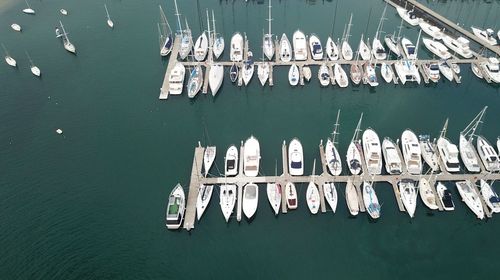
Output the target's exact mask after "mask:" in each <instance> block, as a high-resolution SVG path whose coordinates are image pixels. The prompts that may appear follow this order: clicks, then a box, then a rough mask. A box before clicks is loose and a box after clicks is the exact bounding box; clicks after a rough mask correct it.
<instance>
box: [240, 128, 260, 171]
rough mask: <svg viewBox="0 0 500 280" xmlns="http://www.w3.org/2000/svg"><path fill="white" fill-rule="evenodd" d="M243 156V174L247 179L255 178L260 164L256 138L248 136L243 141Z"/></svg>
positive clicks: (258, 146)
mask: <svg viewBox="0 0 500 280" xmlns="http://www.w3.org/2000/svg"><path fill="white" fill-rule="evenodd" d="M243 155H244V157H243V173H245V176H248V177H256V176H257V175H258V174H259V163H260V145H259V141H258V140H257V138H255V137H253V136H250V138H248V139H247V140H246V141H245V144H244V153H243Z"/></svg>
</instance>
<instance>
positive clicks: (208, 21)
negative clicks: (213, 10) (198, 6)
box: [206, 9, 212, 48]
mask: <svg viewBox="0 0 500 280" xmlns="http://www.w3.org/2000/svg"><path fill="white" fill-rule="evenodd" d="M206 11H207V29H208V48H210V47H211V46H212V40H211V37H210V16H209V15H208V9H207V10H206Z"/></svg>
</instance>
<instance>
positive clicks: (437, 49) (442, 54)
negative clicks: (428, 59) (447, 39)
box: [422, 38, 451, 59]
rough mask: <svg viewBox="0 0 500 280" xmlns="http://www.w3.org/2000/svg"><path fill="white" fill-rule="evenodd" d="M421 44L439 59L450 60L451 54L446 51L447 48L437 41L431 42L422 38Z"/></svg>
mask: <svg viewBox="0 0 500 280" xmlns="http://www.w3.org/2000/svg"><path fill="white" fill-rule="evenodd" d="M422 42H423V43H424V46H425V47H426V48H427V49H428V50H429V51H431V52H432V53H433V54H435V55H437V56H438V57H439V58H441V59H449V58H451V53H450V52H449V51H448V48H447V47H446V46H445V45H443V44H442V43H440V42H438V41H433V40H432V39H429V38H423V39H422Z"/></svg>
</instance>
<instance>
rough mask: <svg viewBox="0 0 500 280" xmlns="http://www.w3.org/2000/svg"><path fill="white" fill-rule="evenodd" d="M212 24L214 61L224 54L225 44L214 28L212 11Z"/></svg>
mask: <svg viewBox="0 0 500 280" xmlns="http://www.w3.org/2000/svg"><path fill="white" fill-rule="evenodd" d="M212 22H213V27H214V30H213V34H214V42H213V46H212V49H213V54H214V56H215V59H217V58H219V57H220V56H221V54H222V53H223V52H224V48H225V46H226V43H225V41H224V37H222V35H221V34H219V33H217V31H216V28H215V17H214V11H213V10H212Z"/></svg>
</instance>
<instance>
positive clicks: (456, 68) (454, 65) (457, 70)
mask: <svg viewBox="0 0 500 280" xmlns="http://www.w3.org/2000/svg"><path fill="white" fill-rule="evenodd" d="M450 66H451V70H453V72H455V74H457V75H458V74H460V66H459V65H458V64H457V63H454V62H451V63H450Z"/></svg>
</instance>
